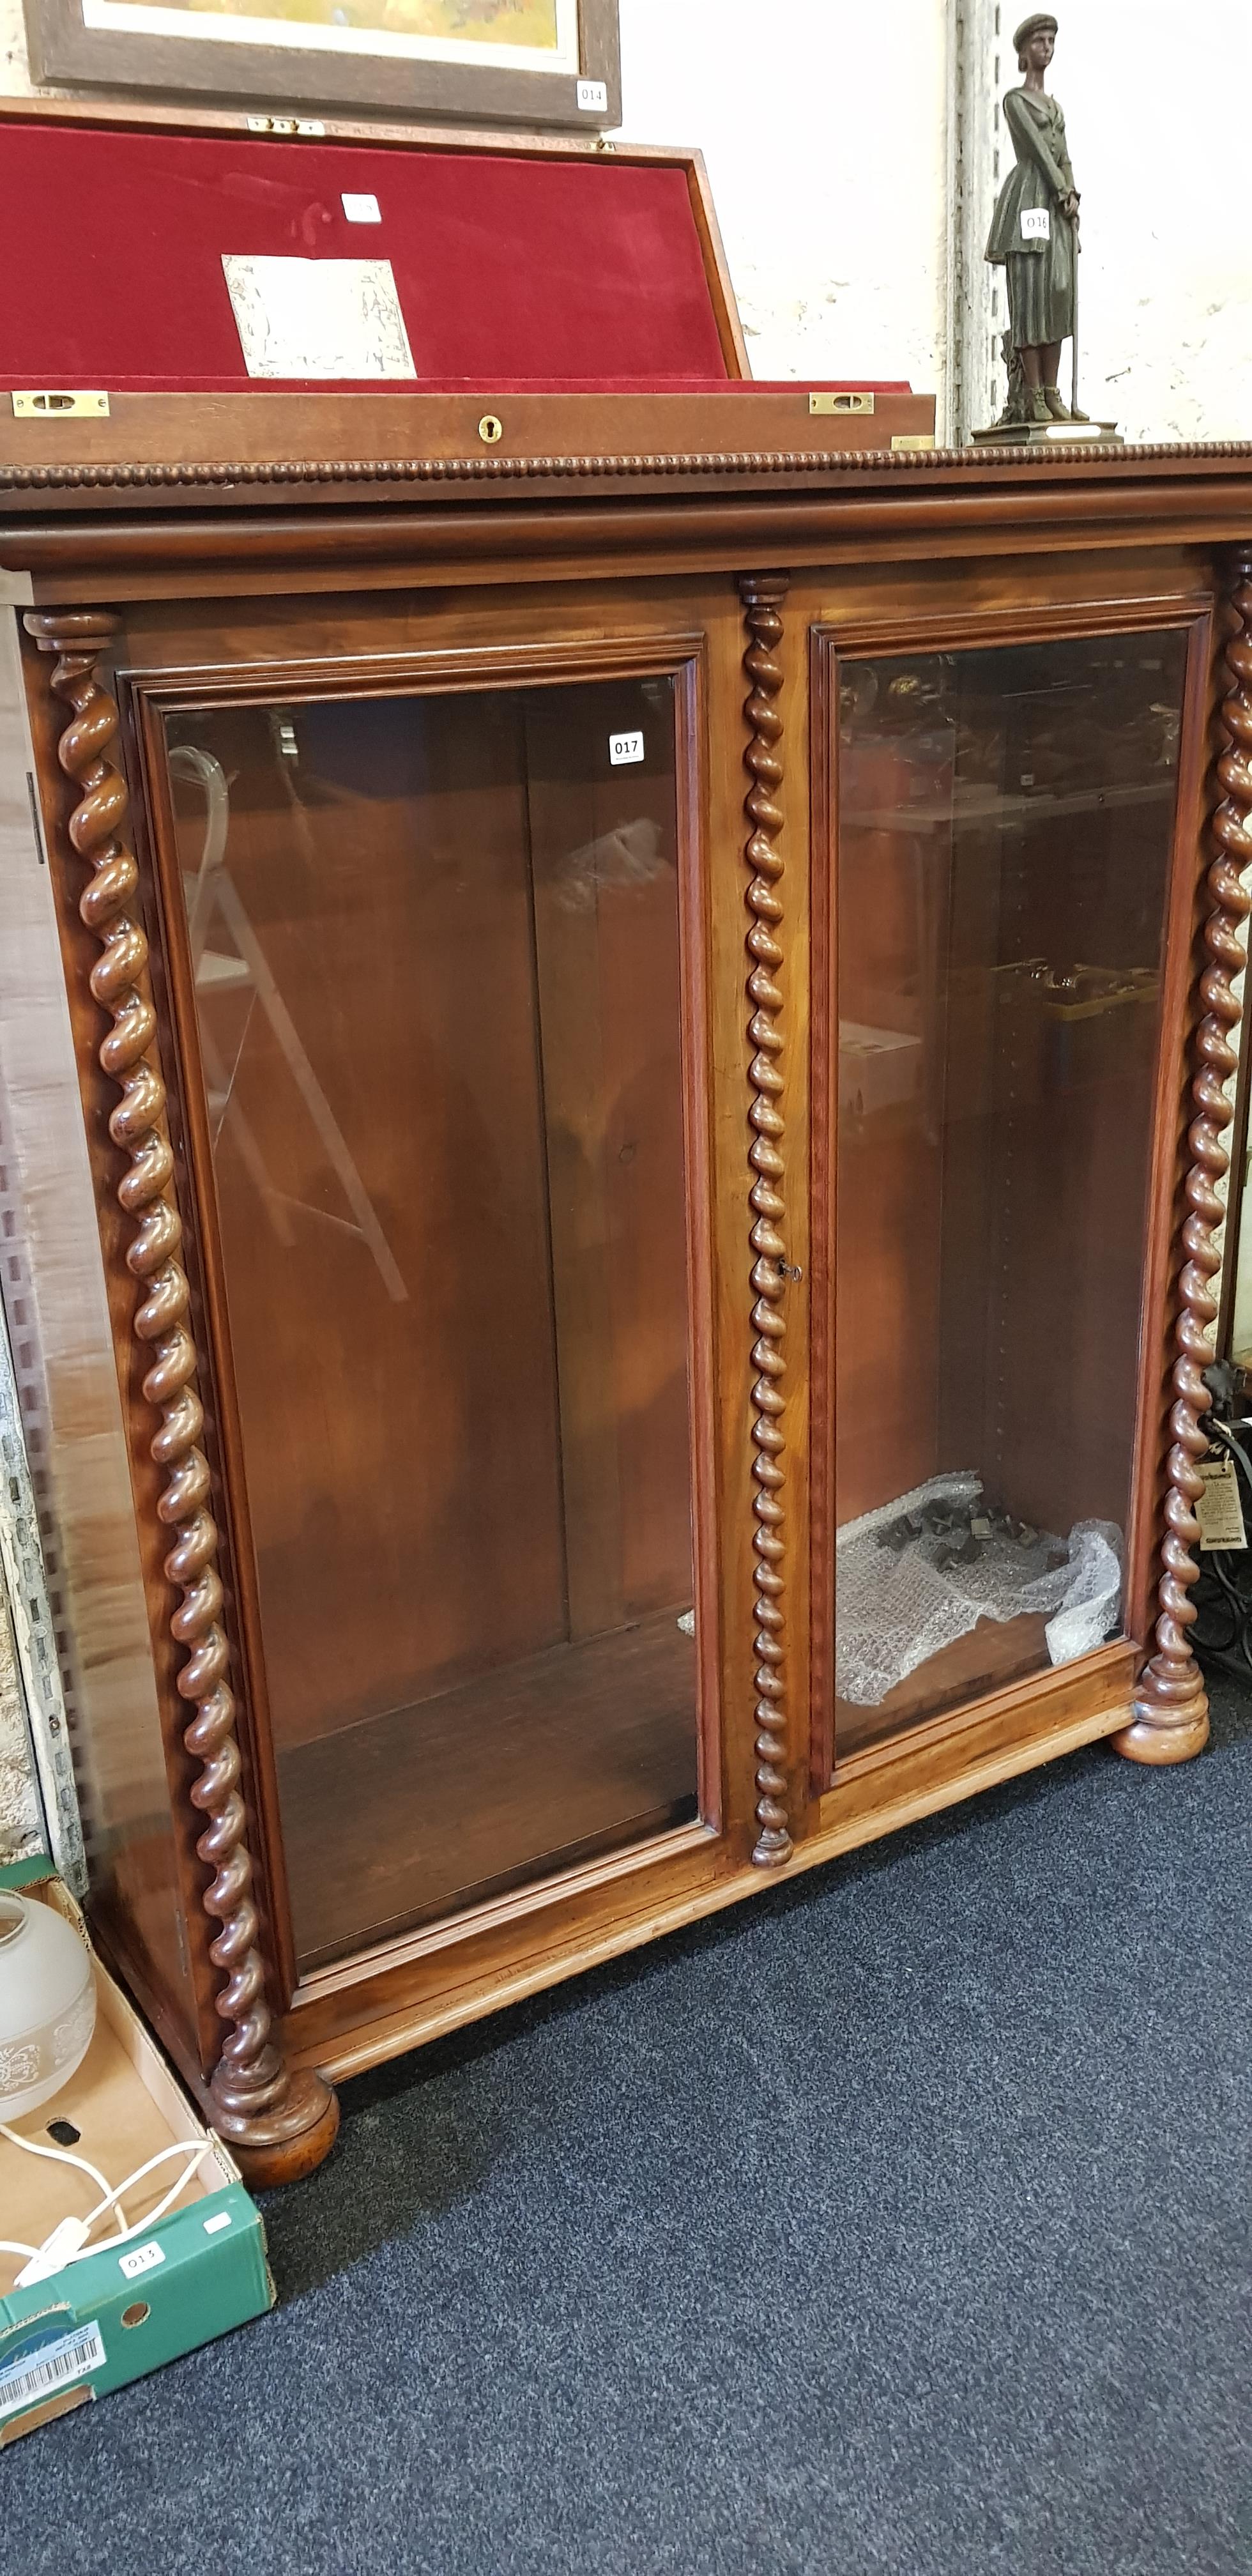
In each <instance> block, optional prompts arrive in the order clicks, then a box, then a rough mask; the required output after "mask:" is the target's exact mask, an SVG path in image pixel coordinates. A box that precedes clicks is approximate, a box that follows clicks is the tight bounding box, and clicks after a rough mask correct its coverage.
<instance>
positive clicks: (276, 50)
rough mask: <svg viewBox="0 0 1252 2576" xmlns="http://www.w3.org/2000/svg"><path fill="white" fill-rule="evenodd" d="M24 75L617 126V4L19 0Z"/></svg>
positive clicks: (305, 106)
mask: <svg viewBox="0 0 1252 2576" xmlns="http://www.w3.org/2000/svg"><path fill="white" fill-rule="evenodd" d="M24 5H25V10H26V28H27V37H28V42H29V47H30V64H31V72H32V76H33V77H34V79H35V80H37V81H55V82H58V83H72V84H74V85H75V86H81V85H83V84H92V85H96V84H99V85H100V86H101V87H104V88H109V89H118V90H128V91H143V90H147V91H153V92H160V93H163V94H164V95H165V96H166V97H171V96H173V97H177V96H180V95H181V96H184V97H185V96H187V95H189V94H196V93H203V92H205V91H210V92H212V93H213V94H214V95H215V97H217V98H218V99H238V100H239V101H240V102H241V103H242V102H247V101H260V100H263V101H265V103H266V104H267V106H268V107H270V108H271V109H272V110H273V111H274V112H275V121H276V122H277V119H278V116H279V115H280V114H282V113H287V112H290V111H292V110H295V111H302V110H312V111H314V112H315V111H316V110H317V109H318V108H319V107H320V108H326V109H328V110H329V111H331V112H333V113H337V114H343V113H344V112H345V111H346V112H347V113H349V114H351V113H354V112H355V111H357V110H359V109H364V110H366V111H367V112H369V111H373V112H374V113H375V114H385V115H397V114H402V115H404V116H406V117H407V116H419V117H421V118H442V117H448V118H455V119H457V120H458V121H459V120H464V121H465V122H467V123H469V124H473V125H479V126H510V125H515V126H540V127H542V126H561V127H566V128H570V127H573V128H579V127H581V128H583V129H590V130H591V131H592V132H594V131H596V130H597V129H598V128H601V127H604V126H609V125H616V124H617V123H618V122H619V120H620V116H621V77H620V71H619V51H618V23H617V10H618V0H24Z"/></svg>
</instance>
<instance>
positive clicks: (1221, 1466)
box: [1195, 1458, 1248, 1551]
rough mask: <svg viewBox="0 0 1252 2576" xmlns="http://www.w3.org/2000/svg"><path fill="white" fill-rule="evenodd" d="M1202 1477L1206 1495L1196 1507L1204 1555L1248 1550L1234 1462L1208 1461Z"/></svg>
mask: <svg viewBox="0 0 1252 2576" xmlns="http://www.w3.org/2000/svg"><path fill="white" fill-rule="evenodd" d="M1200 1475H1201V1478H1202V1479H1203V1484H1204V1491H1203V1493H1202V1494H1201V1496H1200V1498H1199V1501H1198V1502H1197V1504H1196V1507H1195V1516H1196V1519H1197V1520H1198V1522H1199V1524H1200V1547H1201V1550H1202V1551H1206V1550H1207V1549H1209V1548H1215V1547H1246V1546H1247V1544H1248V1534H1247V1531H1246V1530H1245V1528H1244V1526H1243V1505H1242V1503H1241V1502H1240V1499H1239V1479H1238V1477H1237V1475H1236V1474H1235V1462H1234V1460H1233V1458H1205V1459H1203V1460H1202V1461H1201V1465H1200Z"/></svg>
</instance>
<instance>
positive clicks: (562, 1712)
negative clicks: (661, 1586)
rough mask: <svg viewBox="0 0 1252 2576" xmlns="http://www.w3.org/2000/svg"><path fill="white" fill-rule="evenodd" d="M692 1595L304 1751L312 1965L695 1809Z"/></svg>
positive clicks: (296, 1852) (301, 1795)
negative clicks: (685, 1622)
mask: <svg viewBox="0 0 1252 2576" xmlns="http://www.w3.org/2000/svg"><path fill="white" fill-rule="evenodd" d="M686 1607H687V1598H686V1596H685V1595H682V1596H680V1597H679V1599H678V1600H677V1601H676V1602H675V1603H673V1604H672V1605H671V1606H670V1607H669V1608H668V1609H666V1610H662V1611H659V1612H655V1613H653V1615H652V1616H651V1617H650V1618H648V1619H645V1620H642V1621H640V1622H638V1623H636V1624H635V1625H633V1626H630V1627H625V1628H620V1629H619V1630H618V1631H617V1632H616V1633H606V1632H603V1631H602V1632H600V1633H599V1634H597V1635H595V1636H591V1637H587V1638H585V1639H583V1640H582V1641H581V1642H577V1641H571V1642H565V1643H562V1644H560V1645H555V1646H549V1647H547V1648H545V1650H544V1651H543V1652H542V1653H541V1654H538V1655H534V1656H531V1657H530V1658H529V1659H527V1660H525V1661H514V1662H511V1663H509V1664H506V1665H502V1666H499V1667H497V1668H496V1669H495V1670H494V1671H492V1672H488V1673H487V1674H485V1675H481V1676H476V1677H475V1678H474V1679H472V1680H471V1681H469V1682H465V1683H462V1684H461V1685H460V1686H459V1687H457V1688H453V1689H451V1690H448V1691H446V1692H445V1693H444V1694H443V1695H442V1697H440V1698H437V1699H435V1700H427V1701H425V1702H424V1703H423V1704H422V1705H421V1706H418V1707H414V1708H397V1709H391V1710H389V1711H388V1712H387V1713H386V1714H385V1715H383V1716H380V1717H375V1718H370V1719H367V1720H365V1721H363V1722H362V1723H361V1724H360V1725H358V1726H355V1727H352V1728H346V1729H340V1730H339V1731H338V1732H337V1733H335V1734H334V1735H326V1736H323V1737H322V1738H321V1739H320V1740H318V1741H316V1742H306V1743H303V1744H294V1745H292V1746H290V1747H289V1748H288V1749H287V1750H286V1751H285V1752H284V1753H283V1754H282V1755H281V1756H280V1773H281V1780H282V1798H283V1819H284V1823H285V1827H286V1833H287V1841H288V1845H289V1849H290V1853H291V1877H292V1883H293V1888H294V1891H295V1906H296V1937H297V1944H298V1948H299V1953H300V1958H301V1962H302V1964H303V1966H304V1968H305V1969H306V1971H307V1970H308V1969H311V1968H314V1967H316V1966H317V1965H319V1964H320V1963H321V1962H322V1961H323V1960H325V1959H327V1958H335V1957H337V1956H342V1955H343V1954H344V1953H346V1952H351V1951H353V1950H359V1949H361V1948H366V1947H370V1946H372V1945H373V1944H375V1943H376V1942H379V1941H383V1940H386V1939H389V1938H390V1937H391V1936H393V1935H394V1934H395V1933H396V1932H397V1931H400V1930H402V1929H403V1928H404V1927H405V1926H407V1925H409V1924H411V1923H413V1922H415V1921H416V1922H421V1921H428V1920H439V1919H440V1918H442V1917H444V1916H446V1915H447V1914H449V1913H453V1912H461V1911H465V1910H468V1909H469V1908H471V1907H474V1906H476V1905H480V1904H482V1903H483V1902H484V1901H485V1900H486V1899H487V1898H488V1897H490V1896H492V1895H494V1894H496V1893H498V1892H499V1891H500V1890H502V1889H505V1888H508V1887H512V1886H524V1885H525V1884H527V1883H528V1882H531V1881H533V1880H534V1878H535V1877H536V1875H537V1874H538V1875H543V1876H548V1877H552V1876H555V1875H556V1874H557V1873H558V1872H559V1871H561V1870H563V1869H568V1868H569V1867H571V1866H572V1865H573V1864H574V1863H575V1862H577V1861H579V1860H581V1859H582V1858H583V1857H585V1856H586V1855H588V1854H590V1853H592V1852H594V1851H598V1850H605V1851H609V1850H617V1849H620V1848H621V1847H622V1846H623V1844H629V1843H635V1842H642V1841H644V1840H645V1838H646V1837H648V1836H649V1835H652V1834H660V1833H662V1832H663V1831H664V1830H665V1829H666V1828H667V1827H668V1826H671V1825H676V1824H681V1823H686V1822H689V1821H691V1820H692V1818H693V1817H694V1814H695V1806H696V1798H695V1775H694V1766H693V1759H692V1741H691V1711H692V1703H693V1699H694V1670H695V1651H696V1650H695V1646H694V1644H693V1643H692V1641H691V1639H690V1638H689V1637H687V1636H686V1635H684V1633H683V1632H682V1631H681V1630H680V1628H679V1626H678V1613H679V1612H680V1611H682V1610H685V1609H686ZM332 1816H333V1817H334V1818H335V1819H336V1827H335V1831H334V1833H333V1834H328V1832H327V1819H328V1818H329V1817H332Z"/></svg>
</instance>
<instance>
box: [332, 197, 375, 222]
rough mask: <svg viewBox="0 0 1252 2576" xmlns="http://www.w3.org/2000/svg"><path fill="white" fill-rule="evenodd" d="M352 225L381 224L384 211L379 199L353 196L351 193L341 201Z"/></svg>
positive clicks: (341, 198)
mask: <svg viewBox="0 0 1252 2576" xmlns="http://www.w3.org/2000/svg"><path fill="white" fill-rule="evenodd" d="M339 203H340V205H341V206H342V208H343V210H344V213H345V215H346V216H347V218H348V222H349V223H350V224H380V223H381V222H382V219H383V218H382V210H381V208H380V206H379V203H378V199H377V197H361V196H353V195H352V193H351V191H349V193H348V194H347V195H346V196H341V197H340V200H339Z"/></svg>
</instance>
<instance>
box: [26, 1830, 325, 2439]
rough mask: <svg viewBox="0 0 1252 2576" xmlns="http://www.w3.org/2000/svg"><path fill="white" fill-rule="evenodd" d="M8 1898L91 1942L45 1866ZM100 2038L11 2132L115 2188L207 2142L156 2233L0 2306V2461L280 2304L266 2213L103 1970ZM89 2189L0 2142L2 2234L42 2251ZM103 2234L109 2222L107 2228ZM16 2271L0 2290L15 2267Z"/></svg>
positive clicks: (138, 2210) (148, 2187)
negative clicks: (163, 2153)
mask: <svg viewBox="0 0 1252 2576" xmlns="http://www.w3.org/2000/svg"><path fill="white" fill-rule="evenodd" d="M0 1886H20V1887H21V1888H22V1890H23V1892H24V1893H25V1894H28V1895H30V1896H32V1897H34V1898H35V1899H36V1900H37V1901H39V1902H42V1903H44V1904H50V1905H55V1906H56V1907H57V1909H58V1911H59V1912H60V1913H62V1914H65V1915H66V1916H67V1917H68V1918H69V1920H70V1921H71V1922H72V1923H73V1924H74V1925H75V1927H76V1928H77V1929H78V1930H79V1931H80V1932H81V1933H82V1936H83V1939H84V1940H86V1938H87V1934H86V1929H85V1926H84V1924H83V1920H82V1916H81V1915H80V1913H79V1911H78V1908H77V1906H76V1905H75V1903H74V1899H73V1897H72V1896H71V1895H70V1894H69V1892H68V1890H67V1889H66V1888H64V1887H63V1886H62V1884H61V1882H60V1880H59V1879H57V1878H55V1877H54V1876H53V1875H52V1874H51V1864H50V1862H48V1861H46V1860H44V1861H42V1862H41V1863H38V1864H32V1863H31V1862H30V1861H25V1862H21V1863H18V1864H16V1865H15V1866H14V1867H12V1868H10V1869H3V1870H0ZM95 1972H96V2029H95V2034H94V2036H93V2038H92V2042H91V2046H90V2048H89V2049H88V2051H87V2055H86V2057H85V2058H84V2060H83V2063H82V2065H81V2066H80V2068H79V2070H78V2073H77V2074H76V2075H75V2076H73V2077H72V2078H71V2080H70V2082H69V2083H68V2084H67V2085H66V2086H64V2088H63V2089H62V2091H61V2092H59V2093H57V2094H56V2095H55V2096H54V2097H53V2099H52V2100H51V2101H49V2102H46V2103H45V2104H44V2105H43V2107H42V2108H41V2109H40V2110H38V2111H32V2112H30V2113H29V2114H28V2115H27V2117H26V2118H25V2119H22V2120H19V2121H16V2122H15V2123H14V2124H13V2125H14V2126H15V2128H16V2129H17V2130H18V2132H19V2134H20V2135H22V2136H23V2137H29V2138H31V2139H34V2140H36V2141H38V2143H40V2144H41V2145H48V2144H51V2143H54V2141H53V2140H51V2139H50V2138H49V2135H48V2125H49V2123H50V2122H52V2121H55V2122H57V2123H58V2124H59V2123H62V2122H68V2123H69V2125H70V2126H71V2127H72V2128H74V2129H76V2130H77V2131H78V2133H79V2140H80V2141H81V2143H75V2144H74V2148H73V2152H74V2153H75V2154H76V2155H81V2156H84V2157H86V2158H87V2159H88V2160H89V2162H91V2163H92V2164H94V2165H96V2166H98V2167H99V2169H100V2171H101V2173H103V2174H104V2175H105V2177H106V2179H107V2180H108V2182H109V2183H110V2184H112V2183H118V2182H121V2181H123V2180H124V2178H125V2176H126V2175H127V2174H128V2173H130V2172H132V2171H133V2170H134V2169H135V2168H136V2167H137V2166H139V2165H141V2164H143V2163H144V2162H145V2161H146V2159H147V2158H148V2157H149V2156H151V2155H154V2154H155V2153H156V2151H157V2149H158V2147H161V2146H166V2145H169V2144H171V2143H172V2142H173V2141H174V2140H176V2139H191V2138H195V2139H198V2140H199V2139H203V2140H206V2141H211V2143H210V2149H209V2153H208V2154H207V2156H206V2157H205V2159H204V2161H203V2162H202V2163H201V2164H200V2165H199V2167H198V2168H197V2170H196V2172H195V2174H194V2175H193V2177H192V2179H191V2181H190V2182H189V2183H188V2185H187V2187H186V2189H185V2191H184V2192H183V2193H182V2195H181V2197H180V2198H179V2200H178V2202H177V2203H176V2205H175V2207H174V2208H173V2209H172V2210H170V2212H169V2214H168V2215H167V2216H166V2217H165V2218H163V2219H160V2220H159V2221H158V2222H157V2223H156V2225H155V2226H154V2227H153V2228H152V2229H151V2230H150V2231H148V2230H146V2229H145V2230H144V2231H143V2232H142V2233H140V2234H138V2235H135V2236H133V2237H131V2238H130V2240H129V2242H128V2243H126V2244H121V2243H120V2242H119V2243H118V2244H117V2245H116V2246H114V2247H111V2246H110V2242H109V2239H108V2236H107V2235H102V2236H101V2239H100V2242H99V2245H98V2248H97V2250H95V2251H93V2252H92V2253H91V2254H89V2255H85V2256H84V2257H83V2258H82V2259H81V2260H79V2261H77V2262H74V2263H67V2264H65V2265H64V2266H63V2268H62V2269H61V2270H60V2271H58V2272H54V2273H50V2274H49V2275H48V2277H47V2278H46V2279H45V2280H42V2281H36V2282H33V2283H32V2284H31V2285H30V2287H29V2288H28V2289H25V2290H19V2289H10V2290H8V2292H7V2294H6V2295H0V2449H3V2447H4V2446H5V2444H6V2443H9V2442H14V2441H17V2440H18V2439H19V2437H20V2436H21V2435H22V2434H23V2433H31V2432H34V2431H35V2429H36V2428H37V2426H39V2425H40V2424H45V2423H47V2422H49V2421H50V2419H51V2418H52V2417H54V2416H57V2415H65V2414H68V2413H69V2412H70V2411H71V2410H72V2409H73V2408H74V2407H76V2406H83V2405H88V2404H90V2403H92V2402H93V2401H94V2400H95V2399H96V2398H97V2397H105V2396H107V2395H108V2393H109V2391H110V2389H113V2388H124V2387H125V2386H126V2384H127V2382H128V2381H129V2380H132V2379H142V2378H143V2377H144V2375H145V2373H146V2372H148V2371H150V2370H159V2369H160V2367H161V2365H162V2363H163V2362H166V2361H175V2360H177V2358H178V2356H179V2354H180V2353H185V2352H194V2351H195V2349H196V2347H197V2345H198V2344H202V2343H209V2342H210V2341H211V2340H212V2338H213V2336H214V2335H220V2334H225V2333H226V2332H227V2331H228V2329H229V2328H230V2327H231V2326H240V2325H245V2324H246V2323H247V2322H248V2320H249V2318H251V2317H259V2316H263V2315H264V2313H265V2311H266V2309H267V2308H270V2307H272V2306H273V2304H274V2285H273V2282H272V2281H271V2279H270V2273H269V2266H268V2263H267V2261H266V2253H265V2231H264V2228H263V2226H262V2223H261V2213H260V2211H259V2210H258V2209H257V2208H256V2206H255V2204H254V2203H253V2202H252V2201H251V2200H250V2199H249V2197H248V2194H247V2192H246V2191H245V2190H244V2188H243V2185H242V2183H241V2182H240V2179H239V2174H238V2170H237V2168H236V2166H235V2165H234V2163H233V2162H232V2160H231V2157H230V2156H229V2154H228V2153H227V2150H226V2148H225V2147H224V2146H223V2145H222V2143H221V2141H220V2139H218V2138H214V2137H212V2136H211V2132H210V2131H208V2130H207V2129H206V2128H205V2127H204V2125H203V2122H202V2121H201V2119H200V2117H199V2115H198V2113H197V2112H196V2111H195V2110H193V2108H192V2106H191V2104H190V2102H189V2101H188V2099H187V2097H186V2095H185V2093H184V2092H183V2090H182V2087H181V2085H180V2084H178V2083H177V2081H176V2080H175V2078H174V2076H173V2075H172V2074H171V2073H170V2070H169V2068H168V2066H167V2064H166V2062H165V2059H164V2058H163V2057H162V2055H161V2052H160V2050H159V2049H158V2047H157V2045H156V2043H155V2041H154V2040H153V2039H152V2038H151V2036H150V2035H149V2033H148V2031H147V2030H146V2029H145V2027H144V2025H143V2023H142V2022H141V2021H140V2019H139V2016H138V2014H137V2013H136V2012H135V2010H134V2008H133V2006H132V2005H131V2004H130V2003H129V2002H128V2000H127V1998H126V1996H125V1995H124V1994H123V1993H122V1991H121V1989H120V1987H119V1986H117V1985H116V1984H115V1983H114V1980H113V1979H112V1978H111V1977H110V1976H109V1974H108V1972H107V1970H106V1969H105V1968H103V1967H102V1966H101V1964H100V1961H99V1960H98V1959H96V1961H95ZM177 2172H178V2166H177V2164H176V2163H174V2162H173V2160H171V2161H170V2162H169V2163H168V2164H166V2165H165V2166H164V2167H163V2168H158V2170H157V2172H156V2173H154V2174H153V2175H151V2176H150V2177H149V2179H148V2181H147V2182H146V2183H141V2184H140V2185H139V2187H138V2189H137V2191H136V2192H135V2193H134V2194H133V2196H130V2195H128V2197H127V2200H126V2210H125V2214H126V2218H127V2221H128V2223H129V2222H132V2221H133V2222H136V2223H137V2222H139V2221H141V2220H142V2219H143V2217H144V2214H145V2208H148V2209H155V2208H156V2207H157V2206H158V2204H159V2202H160V2200H161V2198H162V2197H163V2195H164V2193H165V2192H166V2191H167V2190H168V2188H169V2185H170V2183H171V2182H172V2181H173V2179H174V2177H175V2175H176V2174H177ZM94 2197H96V2195H95V2194H94V2193H93V2188H92V2185H91V2182H90V2180H89V2179H88V2177H87V2175H85V2174H78V2173H76V2172H75V2170H74V2168H73V2167H72V2166H65V2165H57V2164H54V2163H49V2162H47V2161H46V2160H45V2159H44V2158H42V2157H35V2156H28V2155H24V2154H23V2153H22V2151H21V2149H20V2148H18V2147H15V2146H13V2145H12V2144H11V2142H10V2141H9V2139H7V2138H4V2137H0V2235H3V2236H11V2237H13V2238H15V2239H16V2240H17V2241H18V2242H19V2243H25V2244H30V2245H39V2244H42V2243H44V2242H45V2240H46V2239H47V2237H48V2236H49V2235H50V2234H51V2231H52V2228H53V2227H54V2225H55V2224H56V2222H57V2220H58V2219H59V2218H62V2217H64V2216H67V2215H68V2214H70V2213H71V2212H73V2213H74V2214H75V2215H79V2214H81V2215H84V2216H85V2215H86V2212H87V2210H88V2209H89V2208H90V2207H91V2205H92V2201H93V2198H94ZM103 2224H107V2222H102V2225H103ZM0 2264H3V2265H4V2266H6V2267H7V2268H6V2269H5V2270H4V2271H3V2272H2V2273H0V2283H3V2282H7V2281H8V2280H10V2279H11V2278H12V2277H13V2275H14V2273H15V2272H16V2271H17V2270H18V2269H19V2268H20V2266H19V2264H18V2262H17V2259H16V2258H15V2257H13V2256H9V2255H3V2256H0Z"/></svg>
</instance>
